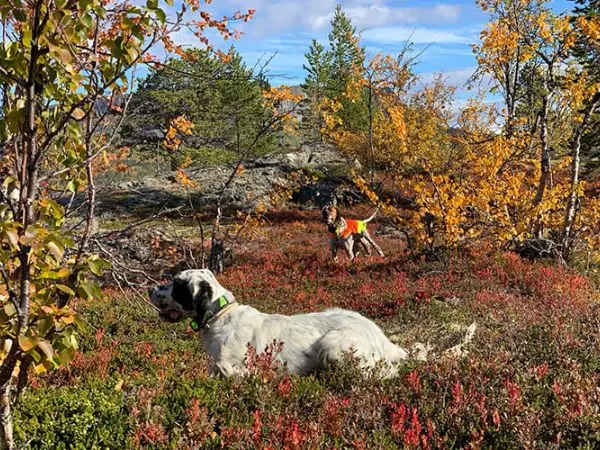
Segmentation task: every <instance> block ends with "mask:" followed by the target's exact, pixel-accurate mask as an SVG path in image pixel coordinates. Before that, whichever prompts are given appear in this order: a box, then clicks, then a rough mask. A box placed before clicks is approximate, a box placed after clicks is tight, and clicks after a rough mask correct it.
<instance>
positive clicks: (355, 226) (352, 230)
mask: <svg viewBox="0 0 600 450" xmlns="http://www.w3.org/2000/svg"><path fill="white" fill-rule="evenodd" d="M345 221H346V228H344V229H343V230H336V231H335V235H336V236H338V237H341V238H343V239H346V238H347V237H348V236H350V235H352V234H360V233H362V232H363V231H365V230H366V229H367V224H366V223H364V222H363V221H362V220H353V219H345Z"/></svg>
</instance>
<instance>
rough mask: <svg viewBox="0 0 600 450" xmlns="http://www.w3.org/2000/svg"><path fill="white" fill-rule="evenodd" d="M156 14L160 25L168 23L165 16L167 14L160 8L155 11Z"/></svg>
mask: <svg viewBox="0 0 600 450" xmlns="http://www.w3.org/2000/svg"><path fill="white" fill-rule="evenodd" d="M154 14H156V18H157V19H158V20H160V23H162V24H164V23H165V22H166V21H167V15H166V14H165V12H164V11H163V10H162V9H160V8H158V9H156V10H155V11H154Z"/></svg>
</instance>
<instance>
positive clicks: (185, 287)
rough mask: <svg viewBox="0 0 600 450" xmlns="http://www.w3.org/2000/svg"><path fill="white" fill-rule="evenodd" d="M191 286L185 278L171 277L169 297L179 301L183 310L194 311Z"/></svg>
mask: <svg viewBox="0 0 600 450" xmlns="http://www.w3.org/2000/svg"><path fill="white" fill-rule="evenodd" d="M192 289H193V286H190V283H189V282H187V281H186V280H182V279H180V278H177V277H175V278H174V279H173V290H172V292H171V297H172V298H173V300H174V301H176V302H177V303H179V304H180V305H181V307H182V308H183V310H184V311H194V309H195V305H194V295H193V293H192Z"/></svg>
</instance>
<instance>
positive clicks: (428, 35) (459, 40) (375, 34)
mask: <svg viewBox="0 0 600 450" xmlns="http://www.w3.org/2000/svg"><path fill="white" fill-rule="evenodd" d="M362 38H363V40H365V41H374V42H377V43H379V44H397V43H401V42H405V41H407V40H410V41H411V42H413V43H415V44H433V43H437V44H469V43H471V42H473V41H474V39H473V38H472V37H470V36H464V35H461V34H458V32H456V31H446V30H436V29H432V28H424V27H416V28H411V27H404V26H396V27H380V28H373V29H371V30H367V31H365V32H364V33H363V34H362Z"/></svg>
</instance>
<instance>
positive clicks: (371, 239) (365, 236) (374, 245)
mask: <svg viewBox="0 0 600 450" xmlns="http://www.w3.org/2000/svg"><path fill="white" fill-rule="evenodd" d="M363 238H364V239H366V240H367V242H368V243H369V244H371V245H372V246H373V247H375V251H376V252H377V253H379V256H385V255H384V254H383V251H382V250H381V248H380V247H379V245H377V244H376V243H375V241H374V240H373V238H372V237H371V235H370V234H369V232H368V231H365V232H364V233H363Z"/></svg>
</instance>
